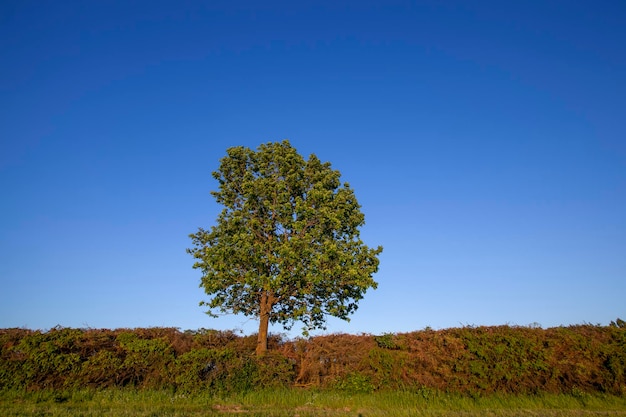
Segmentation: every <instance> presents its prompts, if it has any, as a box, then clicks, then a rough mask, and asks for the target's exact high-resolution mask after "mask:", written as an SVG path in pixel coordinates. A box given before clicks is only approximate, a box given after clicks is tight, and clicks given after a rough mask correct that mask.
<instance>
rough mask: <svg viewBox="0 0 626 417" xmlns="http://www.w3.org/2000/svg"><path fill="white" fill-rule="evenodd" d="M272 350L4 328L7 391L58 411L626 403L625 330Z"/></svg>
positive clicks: (442, 335) (234, 343)
mask: <svg viewBox="0 0 626 417" xmlns="http://www.w3.org/2000/svg"><path fill="white" fill-rule="evenodd" d="M391 341H393V343H391ZM270 343H271V346H272V351H271V353H270V354H266V355H264V356H260V357H257V356H255V354H254V352H255V347H256V342H255V337H254V336H238V335H237V334H235V333H234V332H228V331H227V332H223V331H215V330H206V329H202V330H199V331H195V332H184V333H183V332H179V331H177V330H174V329H159V328H155V329H133V330H128V329H126V330H79V329H63V328H54V329H51V330H50V331H48V332H41V331H31V330H24V329H0V390H20V391H36V392H47V391H49V390H53V391H54V392H56V393H60V394H59V397H58V398H57V401H64V398H65V397H67V395H66V394H67V393H68V392H70V393H72V392H75V390H76V389H78V388H85V387H91V388H97V389H101V388H123V387H125V388H132V389H135V390H139V391H142V390H167V391H170V392H176V393H178V394H180V395H187V394H196V393H199V392H203V393H211V394H214V395H226V394H228V395H231V394H237V393H244V392H254V391H257V390H261V389H283V388H288V387H291V386H301V387H309V388H311V387H314V388H319V389H329V388H338V389H340V390H342V391H346V392H353V393H364V392H372V391H375V392H378V391H384V390H393V389H402V390H408V391H411V392H415V393H417V394H418V395H421V394H420V393H422V394H424V393H427V394H428V397H429V398H435V396H434V395H431V394H432V393H433V392H449V393H455V394H461V395H467V396H471V398H474V399H475V400H478V399H481V398H483V397H485V396H489V395H493V394H516V395H517V394H533V395H540V394H542V393H554V394H556V393H562V394H567V395H568V396H569V397H571V398H574V399H576V400H577V401H579V402H581V401H584V402H585V404H588V403H589V401H590V395H591V394H613V395H626V392H625V391H626V328H622V327H617V326H606V327H601V326H591V325H582V326H570V327H558V328H552V329H545V330H544V329H541V328H528V327H509V326H499V327H464V328H460V329H446V330H439V331H433V330H424V331H417V332H413V333H407V334H396V335H391V334H389V335H383V336H382V337H380V336H378V337H374V336H369V335H360V336H357V335H345V334H344V335H342V334H335V335H326V336H318V337H314V338H310V339H297V340H294V341H289V340H283V339H282V338H281V337H280V336H276V335H274V336H271V337H270ZM42 395H43V394H42ZM422 396H423V395H422ZM70 397H71V396H70ZM70 397H68V398H70ZM42 398H44V397H42ZM50 398H51V397H50ZM50 398H48V397H45V399H44V400H45V401H49V400H50ZM70 400H71V398H70ZM68 401H69V400H68Z"/></svg>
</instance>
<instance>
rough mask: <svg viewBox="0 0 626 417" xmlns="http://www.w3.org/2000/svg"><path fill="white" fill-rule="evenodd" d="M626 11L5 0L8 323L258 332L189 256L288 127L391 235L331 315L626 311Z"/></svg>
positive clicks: (439, 317)
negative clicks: (212, 308)
mask: <svg viewBox="0 0 626 417" xmlns="http://www.w3.org/2000/svg"><path fill="white" fill-rule="evenodd" d="M624 21H626V5H625V4H624V2H622V1H594V2H565V1H562V2H560V1H556V2H546V1H537V2H535V1H519V2H518V1H511V2H500V1H493V2H491V1H480V2H454V1H452V2H435V1H432V2H431V1H427V2H409V1H385V2H383V1H380V2H369V1H359V2H350V3H348V2H326V1H321V2H320V1H316V2H286V1H285V2H271V1H270V2H245V1H244V2H230V1H213V2H194V1H187V2H174V1H171V2H167V1H149V2H148V1H135V2H127V1H102V2H78V1H76V2H71V1H65V2H51V1H43V2H39V1H37V2H35V1H22V0H20V1H4V2H2V4H1V5H0V57H1V59H2V65H0V108H1V109H2V111H1V112H0V189H1V190H2V204H0V283H1V285H2V291H1V292H0V327H28V328H35V329H47V328H50V327H53V326H55V325H61V326H67V327H94V328H118V327H151V326H168V327H170V326H171V327H179V328H181V329H197V328H201V327H205V328H215V329H235V330H241V331H242V332H244V333H252V332H255V331H256V328H257V323H256V322H255V321H254V320H252V319H248V318H246V317H242V316H225V317H220V318H219V319H212V318H210V317H208V316H206V315H204V314H203V310H202V308H200V307H199V306H198V302H199V301H200V300H202V299H205V297H204V294H203V292H202V290H201V289H200V288H199V287H198V284H199V279H200V273H199V271H196V270H193V269H192V268H191V266H192V264H193V259H192V258H191V256H189V255H188V254H186V253H185V249H186V248H187V247H189V246H190V244H191V241H190V239H189V238H188V235H189V234H190V233H193V232H195V231H196V230H197V228H198V227H204V228H208V227H210V226H211V225H212V224H214V221H215V218H216V216H217V214H218V213H219V211H220V210H221V208H220V207H219V206H218V205H217V204H216V203H215V202H214V200H213V199H212V197H211V196H210V194H209V193H210V191H211V190H213V189H215V187H216V183H215V181H214V180H213V179H212V177H211V172H212V171H214V170H215V169H216V168H217V167H218V164H219V159H220V158H221V157H223V156H224V155H225V152H226V149H227V148H228V147H231V146H238V145H244V146H248V147H251V148H256V147H257V146H258V145H259V144H261V143H265V142H269V141H279V140H283V139H286V138H288V139H289V140H290V141H291V143H292V145H294V147H296V148H297V149H298V151H299V152H300V153H301V154H303V155H305V156H308V155H309V154H311V153H315V154H316V155H317V156H318V157H319V158H320V159H322V160H323V161H329V162H331V163H332V164H333V167H334V168H336V169H338V170H339V171H341V173H342V179H343V180H344V181H347V182H349V183H350V184H351V186H352V187H353V188H354V190H355V192H356V195H357V198H358V199H359V202H360V203H361V205H362V210H363V212H364V213H365V216H366V225H365V226H364V228H363V229H362V237H363V239H364V241H365V242H366V243H367V244H368V245H370V246H377V245H382V246H384V252H383V254H382V255H381V266H380V271H379V273H378V274H377V275H376V279H377V281H378V282H379V287H378V289H377V290H376V291H371V292H368V293H367V295H366V297H365V299H364V300H362V302H361V303H360V308H359V310H358V311H357V312H356V314H354V315H353V316H352V321H351V322H350V323H345V322H343V321H339V320H330V321H329V323H328V324H329V325H328V330H327V331H328V332H349V333H361V332H366V333H382V332H405V331H412V330H418V329H421V328H424V327H426V326H431V327H433V328H447V327H457V326H462V325H495V324H511V325H529V324H531V323H539V324H540V325H542V326H543V327H552V326H559V325H569V324H580V323H594V324H596V323H600V324H608V323H609V322H610V321H611V320H614V319H615V318H617V317H622V318H626V307H625V306H626V303H624V299H625V296H626V51H625V49H624V45H625V44H626V25H624V24H623V22H624ZM298 327H299V326H298V325H296V326H295V327H294V331H293V332H292V334H294V335H296V334H298V331H297V329H298ZM273 331H275V332H280V331H281V328H280V327H275V328H274V329H273Z"/></svg>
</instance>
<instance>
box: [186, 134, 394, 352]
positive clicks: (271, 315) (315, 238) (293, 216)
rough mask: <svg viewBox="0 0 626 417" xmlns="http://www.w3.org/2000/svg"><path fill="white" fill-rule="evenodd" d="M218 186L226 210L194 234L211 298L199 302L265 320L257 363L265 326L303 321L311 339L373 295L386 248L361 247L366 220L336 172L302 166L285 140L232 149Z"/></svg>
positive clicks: (313, 161)
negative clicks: (380, 258)
mask: <svg viewBox="0 0 626 417" xmlns="http://www.w3.org/2000/svg"><path fill="white" fill-rule="evenodd" d="M213 177H214V178H215V179H216V180H217V181H218V182H219V189H218V191H213V192H212V193H211V194H212V195H213V196H214V197H215V199H216V201H217V202H218V203H219V204H221V205H223V206H224V209H223V210H222V212H221V214H220V215H219V216H218V218H217V224H216V225H215V226H213V227H211V229H210V230H204V229H202V228H199V229H198V231H197V233H195V234H192V235H190V238H191V239H192V242H193V245H194V247H193V248H191V249H187V252H189V253H190V254H191V255H193V257H194V258H195V259H196V262H195V264H194V265H193V267H194V268H196V269H200V270H201V271H202V278H201V284H200V287H202V288H204V291H205V292H206V294H207V295H209V296H211V297H210V299H209V300H208V301H203V302H201V303H200V304H201V305H204V306H207V307H208V311H207V314H209V315H211V316H216V314H215V312H216V311H219V312H222V313H234V314H244V315H245V316H251V317H255V318H257V319H259V333H258V341H257V349H256V353H257V355H262V354H264V353H265V352H266V351H267V336H268V325H269V323H280V324H281V325H283V327H284V328H285V329H290V328H291V327H292V325H293V324H294V323H295V322H296V321H300V322H302V323H303V324H304V328H303V332H304V334H305V335H306V334H308V331H309V330H313V329H316V328H321V329H324V328H325V327H324V325H325V322H326V317H327V316H334V317H338V318H341V319H344V320H349V318H348V315H349V314H351V313H353V312H354V311H356V309H357V303H358V301H359V300H361V299H362V298H363V295H364V294H365V292H366V291H367V290H368V289H369V288H374V289H375V288H376V287H377V283H376V282H375V281H374V279H373V278H372V275H373V274H374V273H376V272H377V271H378V263H379V261H378V255H379V254H380V253H381V252H382V247H380V246H379V247H378V248H376V249H370V248H369V247H367V246H366V245H365V244H364V243H363V242H362V241H361V239H360V234H359V228H360V227H361V226H363V224H364V221H365V218H364V215H363V213H361V211H360V206H359V204H358V202H357V200H356V198H355V196H354V192H353V191H352V189H351V188H350V186H349V184H348V183H344V184H343V185H342V184H341V183H340V181H339V178H340V173H339V171H336V170H333V169H331V165H330V163H328V162H326V163H322V162H321V161H320V160H319V159H318V158H317V157H316V156H315V155H311V156H310V157H309V159H308V160H307V161H305V160H304V158H303V157H302V156H300V155H299V154H298V153H297V151H296V149H294V148H293V147H292V146H291V144H290V143H289V142H288V141H286V140H285V141H283V142H280V143H267V144H262V145H261V146H259V147H258V149H257V151H253V150H251V149H249V148H246V147H242V146H239V147H233V148H229V149H228V150H227V155H226V156H225V157H224V158H222V159H221V161H220V167H219V169H218V171H216V172H214V173H213Z"/></svg>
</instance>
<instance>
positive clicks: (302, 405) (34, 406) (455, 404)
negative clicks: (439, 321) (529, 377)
mask: <svg viewBox="0 0 626 417" xmlns="http://www.w3.org/2000/svg"><path fill="white" fill-rule="evenodd" d="M0 414H1V415H2V416H5V417H11V416H42V417H43V416H46V417H48V416H49V417H78V416H82V417H92V416H93V417H96V416H102V417H105V416H107V417H108V416H122V417H123V416H145V417H185V416H186V417H193V416H211V415H216V416H218V415H222V416H225V415H242V416H300V417H307V416H332V417H334V416H355V417H357V416H363V417H366V416H401V417H402V416H407V417H408V416H547V417H551V416H555V417H556V416H626V398H624V397H617V396H610V395H591V394H584V393H579V394H578V395H563V394H559V395H554V394H546V395H535V396H514V395H505V396H502V395H490V396H485V397H469V396H463V395H456V394H444V393H440V392H435V391H428V390H422V391H413V392H409V391H380V392H376V393H372V394H365V393H360V394H348V393H345V392H338V391H319V390H307V389H284V390H260V391H251V392H248V393H246V394H237V395H228V396H213V395H201V394H196V395H183V394H174V393H171V392H166V391H137V390H131V389H108V390H100V391H97V390H74V391H38V392H32V393H23V392H22V393H20V392H11V391H5V392H3V393H2V394H1V397H0Z"/></svg>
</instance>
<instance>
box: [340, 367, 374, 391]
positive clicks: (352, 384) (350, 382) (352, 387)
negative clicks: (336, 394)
mask: <svg viewBox="0 0 626 417" xmlns="http://www.w3.org/2000/svg"><path fill="white" fill-rule="evenodd" d="M334 388H335V389H338V390H341V391H347V392H350V393H359V392H365V393H371V392H374V388H375V387H374V384H373V383H372V381H371V377H370V376H368V375H363V374H361V373H359V372H351V373H349V374H348V375H346V376H344V377H343V378H340V379H339V380H337V381H336V382H335V384H334Z"/></svg>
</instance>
